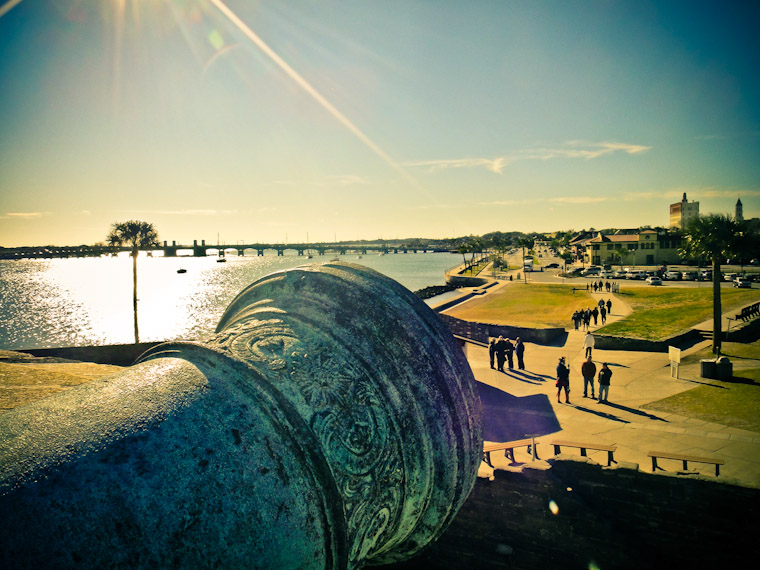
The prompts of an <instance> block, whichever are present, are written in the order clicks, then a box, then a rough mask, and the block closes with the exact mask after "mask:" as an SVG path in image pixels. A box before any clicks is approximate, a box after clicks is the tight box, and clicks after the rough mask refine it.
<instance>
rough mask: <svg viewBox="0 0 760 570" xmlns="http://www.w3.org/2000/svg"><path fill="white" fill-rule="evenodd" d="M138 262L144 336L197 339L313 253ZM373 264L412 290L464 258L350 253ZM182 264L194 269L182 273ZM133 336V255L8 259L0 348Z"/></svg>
mask: <svg viewBox="0 0 760 570" xmlns="http://www.w3.org/2000/svg"><path fill="white" fill-rule="evenodd" d="M227 259H228V262H227V263H217V262H216V258H215V257H200V258H193V257H176V258H163V257H147V256H142V255H141V256H140V257H139V258H138V318H139V330H140V340H141V341H162V340H176V339H184V340H192V339H197V338H201V337H204V336H206V335H208V334H210V333H211V332H213V330H214V329H215V328H216V324H217V322H218V321H219V318H220V317H221V315H222V313H223V312H224V309H225V308H226V307H227V305H228V304H229V303H230V301H232V299H233V298H234V297H235V296H236V295H237V294H238V293H239V292H240V291H241V290H242V289H244V288H245V287H246V286H248V285H249V284H250V283H252V282H253V281H255V280H256V279H258V278H260V277H262V276H264V275H267V274H269V273H271V272H273V271H277V270H280V269H285V268H289V267H295V266H297V265H302V264H305V263H310V262H327V261H329V260H330V257H329V256H323V257H319V256H315V258H314V259H311V260H310V259H307V258H305V257H299V256H283V257H278V256H276V255H265V256H261V257H259V256H251V257H241V258H237V257H228V258H227ZM341 259H342V260H344V261H348V262H351V263H360V264H362V265H366V266H368V267H372V268H373V269H376V270H378V271H380V272H381V273H385V274H386V275H388V276H390V277H392V278H394V279H396V280H397V281H399V282H400V283H401V284H402V285H404V286H406V287H408V288H409V289H411V290H417V289H421V288H423V287H426V286H428V285H441V284H443V283H444V281H445V279H444V271H445V270H446V269H448V268H450V267H452V266H453V265H456V264H457V261H458V259H457V256H456V255H450V254H446V253H438V254H429V253H428V254H394V255H385V256H377V255H365V256H362V257H361V258H358V257H357V256H356V255H345V256H341ZM180 268H183V269H186V270H187V272H186V273H183V274H180V273H177V270H178V269H180ZM131 342H134V329H133V313H132V261H131V259H130V258H129V257H128V256H126V255H120V256H119V257H102V258H70V259H52V260H50V259H48V260H36V259H34V260H32V259H28V260H19V261H0V348H4V349H14V348H36V347H53V346H81V345H89V344H120V343H131Z"/></svg>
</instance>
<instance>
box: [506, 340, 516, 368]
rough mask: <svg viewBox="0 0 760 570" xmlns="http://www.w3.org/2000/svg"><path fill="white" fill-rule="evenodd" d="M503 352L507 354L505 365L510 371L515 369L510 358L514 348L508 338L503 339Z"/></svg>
mask: <svg viewBox="0 0 760 570" xmlns="http://www.w3.org/2000/svg"><path fill="white" fill-rule="evenodd" d="M504 350H505V351H506V353H507V365H508V366H509V369H510V370H512V369H513V368H514V367H515V365H514V359H513V358H512V355H513V354H514V352H515V347H514V345H513V344H512V341H511V340H509V339H508V338H505V339H504Z"/></svg>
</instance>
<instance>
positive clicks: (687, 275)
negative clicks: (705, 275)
mask: <svg viewBox="0 0 760 570" xmlns="http://www.w3.org/2000/svg"><path fill="white" fill-rule="evenodd" d="M681 279H683V280H684V281H696V280H697V279H699V273H697V272H696V271H684V272H683V273H682V274H681Z"/></svg>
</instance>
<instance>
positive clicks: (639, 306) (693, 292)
mask: <svg viewBox="0 0 760 570" xmlns="http://www.w3.org/2000/svg"><path fill="white" fill-rule="evenodd" d="M617 295H618V296H619V297H620V298H621V299H623V300H625V301H626V302H627V303H628V304H629V305H630V306H631V309H633V312H632V313H631V315H629V316H628V317H626V318H625V319H623V320H621V321H617V322H615V323H611V324H609V325H607V326H606V327H603V328H602V329H600V330H599V332H600V333H601V334H611V335H618V336H627V337H633V338H643V339H647V340H658V339H661V338H667V337H669V336H672V335H674V334H676V333H679V332H681V331H683V330H686V329H688V328H690V327H692V326H694V325H695V324H697V323H701V322H702V321H706V320H708V319H711V318H712V287H704V288H701V287H700V288H687V287H663V288H655V287H651V288H650V287H630V288H627V289H625V288H624V289H623V291H621V292H620V293H618V294H617ZM720 297H721V306H722V309H723V312H724V313H725V312H729V311H732V310H735V309H738V308H739V307H741V306H743V305H747V304H749V303H753V302H755V301H758V300H760V289H721V295H720Z"/></svg>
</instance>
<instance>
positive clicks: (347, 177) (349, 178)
mask: <svg viewBox="0 0 760 570" xmlns="http://www.w3.org/2000/svg"><path fill="white" fill-rule="evenodd" d="M369 183H370V180H369V178H367V177H366V176H357V175H355V174H335V175H333V176H328V177H327V178H326V184H329V185H333V186H354V185H356V184H361V185H363V184H369Z"/></svg>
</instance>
